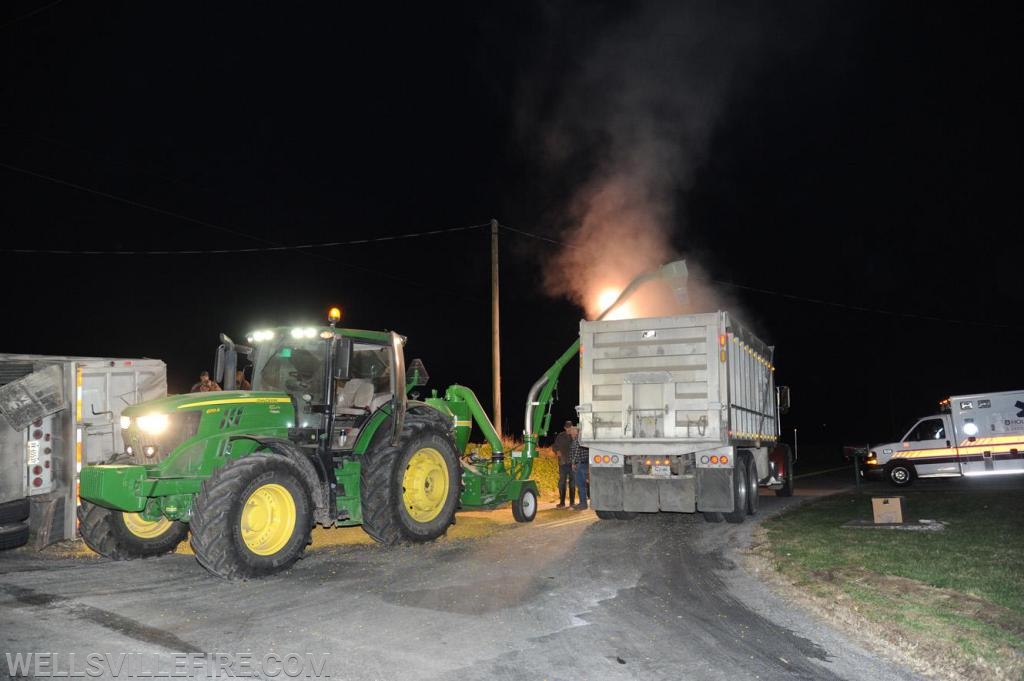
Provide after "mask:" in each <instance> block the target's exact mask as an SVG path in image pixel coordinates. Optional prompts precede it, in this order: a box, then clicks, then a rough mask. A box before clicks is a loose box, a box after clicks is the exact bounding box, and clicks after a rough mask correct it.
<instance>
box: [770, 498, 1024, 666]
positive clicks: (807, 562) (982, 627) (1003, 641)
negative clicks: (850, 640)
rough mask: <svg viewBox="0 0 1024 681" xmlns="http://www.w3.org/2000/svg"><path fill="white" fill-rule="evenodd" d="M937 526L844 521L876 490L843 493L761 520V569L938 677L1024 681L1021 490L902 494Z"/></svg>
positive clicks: (872, 645)
mask: <svg viewBox="0 0 1024 681" xmlns="http://www.w3.org/2000/svg"><path fill="white" fill-rule="evenodd" d="M902 495H903V496H904V497H905V501H904V512H905V514H906V517H908V518H911V519H915V520H916V519H923V518H927V519H933V520H940V521H943V522H944V523H946V527H945V529H944V530H942V531H903V530H893V529H880V528H872V527H868V528H848V527H843V525H844V523H846V522H848V521H851V520H870V519H871V518H872V512H871V497H870V496H868V495H856V494H840V495H835V496H832V497H826V498H824V499H821V500H818V501H814V502H810V503H807V504H805V505H803V506H801V507H798V508H797V509H796V510H794V511H791V512H789V513H785V514H783V515H781V516H778V517H775V518H771V519H768V520H766V521H765V522H764V523H763V524H762V525H761V527H759V528H758V533H757V537H755V542H754V545H753V549H752V552H751V559H752V561H753V562H754V563H755V567H756V568H757V569H758V571H759V572H760V573H761V574H762V576H768V577H769V579H770V580H771V581H773V582H775V583H776V584H778V585H781V586H783V587H784V589H783V593H784V594H785V596H786V597H787V598H791V599H793V600H797V601H800V602H802V604H803V605H805V606H808V607H810V608H811V609H813V610H815V611H816V612H818V613H819V614H820V615H822V616H824V617H825V618H826V619H829V620H831V621H832V622H833V623H836V624H839V625H840V626H841V627H842V628H843V629H844V630H847V631H850V632H851V634H852V635H854V636H855V637H857V638H859V639H860V640H861V641H862V643H863V645H864V646H865V647H866V648H868V649H870V650H874V651H876V652H879V653H881V654H884V655H887V656H888V657H890V658H892V659H896V660H898V661H899V662H902V663H904V664H907V665H908V666H911V667H912V668H914V669H916V670H917V671H919V672H921V673H923V674H926V675H928V676H931V677H933V678H940V679H957V680H971V681H973V680H978V681H981V680H982V679H984V680H986V681H988V680H996V679H999V680H1003V679H1006V680H1013V681H1021V680H1024V531H1022V530H1021V525H1020V523H1021V519H1022V517H1024V499H1022V498H1021V495H1020V493H1019V491H1007V492H1000V491H993V490H988V491H985V490H982V491H979V490H962V491H961V490H955V491H949V492H944V493H943V494H935V493H929V492H914V491H906V492H902Z"/></svg>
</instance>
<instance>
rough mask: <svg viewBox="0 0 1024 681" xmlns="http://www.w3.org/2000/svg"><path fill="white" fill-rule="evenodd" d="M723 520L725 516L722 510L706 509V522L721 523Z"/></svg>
mask: <svg viewBox="0 0 1024 681" xmlns="http://www.w3.org/2000/svg"><path fill="white" fill-rule="evenodd" d="M723 520H725V516H723V515H722V512H721V511H704V522H706V523H720V522H722V521H723Z"/></svg>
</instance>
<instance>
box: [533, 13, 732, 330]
mask: <svg viewBox="0 0 1024 681" xmlns="http://www.w3.org/2000/svg"><path fill="white" fill-rule="evenodd" d="M631 7H632V9H631V10H630V11H629V13H628V14H627V15H626V16H615V17H611V18H607V17H606V19H605V21H606V25H605V26H604V28H603V29H598V30H597V31H596V34H592V35H590V36H589V38H588V39H584V40H582V44H581V42H580V40H581V39H580V38H579V37H577V38H576V40H575V41H570V42H571V44H570V45H569V46H567V47H566V48H565V49H566V50H567V52H566V53H563V54H562V56H563V58H564V62H565V63H566V64H570V65H576V66H575V67H572V66H570V67H568V68H569V69H570V70H568V71H564V70H563V71H560V73H562V74H563V80H562V82H561V84H560V86H558V87H549V88H548V89H549V91H557V92H559V93H560V95H559V96H558V98H557V100H556V102H555V103H554V105H552V106H550V107H549V110H550V111H553V113H552V114H550V115H549V116H548V125H547V126H546V127H545V128H544V130H545V132H544V135H543V146H544V149H543V151H544V153H545V156H546V158H547V160H548V161H549V164H550V169H551V171H552V172H553V173H563V174H570V175H573V174H576V173H574V171H573V168H579V167H581V166H582V167H583V168H585V170H584V172H583V173H579V174H576V180H577V181H576V182H575V183H574V187H573V188H572V189H571V190H570V198H569V199H568V200H567V201H566V203H565V204H564V206H565V207H564V209H563V210H562V211H561V212H560V214H559V215H558V216H557V218H556V219H555V222H556V223H557V230H556V231H557V232H558V239H559V241H561V242H563V243H564V244H565V248H564V249H563V250H562V251H560V252H559V253H557V254H556V255H554V256H552V258H551V261H550V262H549V263H547V265H546V267H545V276H544V281H545V286H546V289H547V291H548V292H549V293H550V294H551V295H554V296H565V297H568V298H570V299H571V300H573V301H575V302H576V303H578V304H579V305H580V306H581V307H582V308H583V309H584V310H585V312H586V314H587V317H588V318H594V317H596V316H597V315H599V314H600V313H601V311H602V310H604V309H605V307H607V305H608V303H610V302H611V300H614V298H615V295H616V292H617V291H621V290H622V288H623V287H624V286H626V284H627V283H628V282H630V281H631V280H632V279H633V278H634V277H635V276H636V275H639V274H641V273H644V272H648V271H651V270H654V269H657V268H658V267H659V266H661V265H663V264H665V263H666V262H669V261H672V260H676V259H680V258H681V257H685V254H683V253H680V251H679V248H678V247H677V245H676V244H677V243H678V241H679V240H680V238H681V234H682V227H683V225H682V219H681V217H680V211H679V210H678V208H679V202H680V200H681V198H682V197H684V196H685V192H686V190H687V188H688V187H689V186H690V184H691V180H692V175H693V170H694V168H695V166H696V164H697V163H698V162H699V161H700V160H701V159H702V155H703V153H704V152H705V151H706V148H707V144H708V141H709V138H710V134H711V131H712V129H713V123H714V121H715V118H716V116H717V114H718V110H719V106H720V103H721V100H722V97H723V94H724V90H725V88H726V87H727V84H728V82H729V79H730V77H731V74H732V72H733V70H734V68H735V64H736V61H737V58H738V56H739V46H740V45H742V44H743V42H744V40H743V38H742V35H743V31H741V30H738V29H737V24H740V23H741V22H737V21H733V20H731V19H732V18H731V17H729V16H725V15H723V14H721V13H719V14H715V15H710V14H708V13H707V12H708V11H709V10H707V9H703V8H702V7H699V6H698V7H689V8H687V7H681V6H679V5H678V4H665V3H653V4H652V3H647V4H644V5H642V6H639V7H638V6H636V5H633V6H631ZM703 7H704V8H714V7H717V6H712V5H705V6H703ZM561 23H562V25H563V27H565V26H571V25H573V23H574V21H573V20H572V19H571V18H570V19H567V20H566V19H565V18H563V21H562V22H561ZM595 35H596V37H595ZM687 267H688V269H689V270H690V273H691V275H690V281H689V285H688V292H689V295H688V298H687V300H686V301H684V302H683V303H680V302H679V301H677V300H676V299H675V298H674V297H673V296H671V295H670V294H669V289H668V287H666V286H664V285H659V284H658V283H657V282H652V283H651V284H647V285H644V286H643V287H642V288H641V289H638V291H637V294H636V295H634V296H632V297H631V298H630V300H629V302H628V304H626V305H624V306H623V307H622V308H620V309H617V310H616V311H615V312H614V313H613V314H611V315H610V317H611V318H615V317H637V316H651V315H659V314H674V313H681V312H686V311H705V310H714V309H717V308H718V307H720V306H721V305H722V303H723V301H721V300H720V299H719V298H718V296H717V295H716V294H715V292H714V291H713V290H712V289H711V288H709V287H708V286H707V279H706V278H705V277H704V276H703V273H702V272H701V271H700V268H699V264H698V263H696V262H693V261H692V260H691V259H689V258H688V259H687Z"/></svg>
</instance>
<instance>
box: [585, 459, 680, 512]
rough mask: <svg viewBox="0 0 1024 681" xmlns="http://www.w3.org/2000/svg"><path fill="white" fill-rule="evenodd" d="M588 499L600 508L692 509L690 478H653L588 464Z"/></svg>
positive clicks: (635, 510) (642, 509) (617, 509)
mask: <svg viewBox="0 0 1024 681" xmlns="http://www.w3.org/2000/svg"><path fill="white" fill-rule="evenodd" d="M590 491H591V503H592V504H593V506H594V508H596V509H599V510H602V511H630V512H637V511H639V512H643V513H656V512H658V511H668V512H672V513H693V512H694V511H695V510H696V501H695V496H694V488H693V479H692V478H683V479H676V480H657V479H653V478H633V477H628V476H624V475H623V474H622V472H621V471H620V470H619V469H617V468H616V469H602V468H598V467H594V466H591V468H590Z"/></svg>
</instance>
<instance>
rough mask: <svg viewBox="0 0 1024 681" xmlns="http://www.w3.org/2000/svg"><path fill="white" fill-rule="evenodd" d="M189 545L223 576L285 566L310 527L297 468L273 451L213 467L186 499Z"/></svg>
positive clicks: (253, 573)
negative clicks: (194, 493)
mask: <svg viewBox="0 0 1024 681" xmlns="http://www.w3.org/2000/svg"><path fill="white" fill-rule="evenodd" d="M191 525H192V540H191V541H192V550H193V551H195V554H196V559H197V560H198V561H199V563H200V564H201V565H202V566H203V567H205V568H206V569H207V570H209V571H210V572H212V573H214V574H215V575H219V576H221V577H226V578H228V579H247V578H250V577H262V576H265V575H269V574H273V573H275V572H280V571H282V570H286V569H288V568H289V567H291V566H292V565H293V564H294V563H295V561H297V560H298V559H299V558H301V557H302V553H303V552H304V551H305V550H306V545H307V544H309V541H310V539H309V533H310V529H311V528H312V526H313V512H312V504H311V501H310V497H309V490H308V489H306V485H305V483H304V482H303V476H302V471H301V470H300V469H299V468H298V466H297V465H296V464H295V463H293V462H292V461H290V460H288V459H287V458H285V457H283V456H280V455H278V454H270V453H262V452H261V453H256V454H250V455H249V456H245V457H243V458H241V459H238V460H237V461H232V462H231V463H228V464H226V465H224V466H222V467H220V468H218V469H217V470H215V471H214V472H213V475H211V476H210V477H209V479H207V480H206V481H204V482H203V486H202V488H201V489H200V491H199V494H198V495H197V496H196V499H195V501H194V502H193V504H192V523H191Z"/></svg>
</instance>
